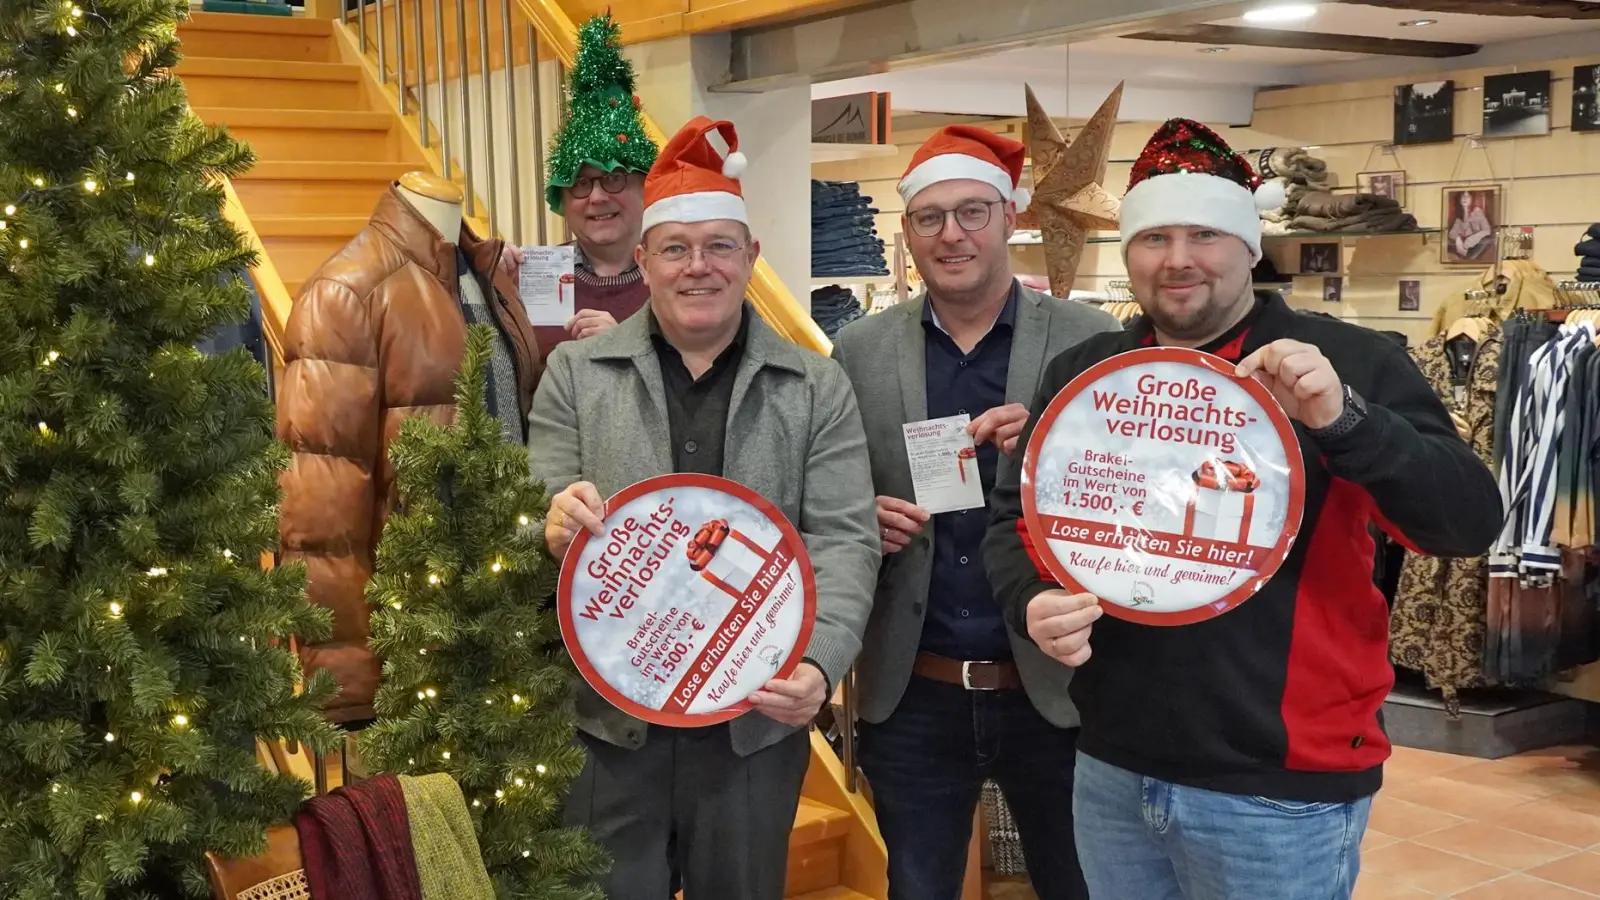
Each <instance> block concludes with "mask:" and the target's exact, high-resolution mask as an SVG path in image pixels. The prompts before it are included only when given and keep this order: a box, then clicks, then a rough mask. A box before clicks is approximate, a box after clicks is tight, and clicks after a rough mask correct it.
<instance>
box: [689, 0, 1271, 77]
mask: <svg viewBox="0 0 1600 900" xmlns="http://www.w3.org/2000/svg"><path fill="white" fill-rule="evenodd" d="M1249 6H1250V3H1249V0H1071V2H1068V0H984V3H983V9H982V15H974V14H973V6H972V3H971V0H897V2H893V3H889V4H887V5H883V6H872V7H867V8H863V9H859V10H848V11H846V12H844V13H842V14H840V15H837V16H833V17H831V18H828V19H824V20H822V21H817V22H807V23H804V24H801V25H794V26H786V25H780V26H777V27H770V28H752V29H740V30H738V31H735V32H733V34H732V45H733V46H732V50H733V52H732V59H731V60H730V65H729V74H730V76H731V77H730V78H729V80H728V81H727V82H725V83H723V84H719V85H717V86H715V87H714V88H713V90H720V91H749V92H759V91H767V90H773V89H776V88H782V87H790V86H794V85H800V84H815V83H817V82H824V81H837V80H840V79H845V78H857V77H860V76H863V75H876V74H880V73H883V72H889V71H893V70H896V69H903V68H908V67H913V66H924V65H930V64H933V63H944V62H954V61H958V60H962V59H970V58H972V57H976V56H988V55H991V54H994V53H996V52H998V51H1001V50H1009V49H1014V48H1017V47H1029V46H1039V45H1060V44H1063V43H1072V42H1077V41H1088V40H1094V39H1096V38H1102V37H1116V36H1118V35H1123V34H1127V33H1128V32H1130V31H1140V30H1149V29H1150V28H1151V27H1157V28H1165V27H1172V26H1177V25H1188V24H1194V23H1199V22H1205V21H1209V20H1215V19H1226V18H1230V17H1232V16H1236V15H1239V14H1241V13H1242V12H1244V11H1245V10H1246V9H1248V8H1249ZM1017 96H1018V97H1021V96H1022V94H1021V92H1020V91H1018V93H1017Z"/></svg>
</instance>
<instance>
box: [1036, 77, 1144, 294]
mask: <svg viewBox="0 0 1600 900" xmlns="http://www.w3.org/2000/svg"><path fill="white" fill-rule="evenodd" d="M1023 89H1024V90H1026V91H1027V93H1028V155H1029V156H1030V157H1032V159H1033V201H1032V204H1031V205H1030V207H1029V209H1028V212H1029V213H1031V214H1032V215H1033V216H1034V217H1035V218H1036V219H1037V221H1038V223H1039V230H1040V231H1041V232H1043V234H1044V258H1045V265H1046V267H1047V268H1048V269H1049V273H1050V293H1052V294H1054V295H1055V296H1057V297H1065V296H1067V294H1068V293H1069V292H1071V290H1072V280H1073V278H1074V277H1075V276H1076V275H1077V272H1078V264H1079V262H1081V261H1082V259H1083V247H1084V242H1085V241H1086V240H1087V238H1088V235H1089V232H1090V231H1094V230H1106V231H1115V230H1116V229H1117V228H1118V217H1119V215H1120V214H1121V211H1122V204H1121V202H1120V201H1118V200H1117V198H1116V197H1113V196H1112V195H1111V194H1109V193H1107V192H1106V189H1105V188H1104V187H1103V186H1102V182H1104V181H1105V177H1106V162H1107V161H1108V160H1109V159H1110V158H1111V132H1112V129H1114V128H1115V127H1116V124H1117V113H1118V112H1119V111H1120V110H1121V108H1122V83H1120V82H1119V83H1118V84H1117V86H1116V89H1114V90H1113V91H1112V92H1111V95H1110V96H1109V97H1107V98H1106V100H1105V102H1104V103H1102V104H1100V108H1099V109H1098V110H1096V111H1095V114H1094V115H1093V116H1090V117H1089V121H1088V123H1086V124H1085V125H1084V126H1083V129H1082V130H1081V131H1079V132H1078V135H1077V137H1075V138H1074V139H1073V140H1072V142H1071V143H1070V144H1069V143H1067V141H1066V140H1065V139H1064V138H1062V136H1061V131H1060V129H1058V128H1056V124H1055V122H1053V121H1051V119H1050V116H1049V114H1047V113H1046V112H1045V111H1044V107H1043V106H1041V105H1040V104H1039V98H1037V97H1035V96H1034V95H1033V88H1032V87H1029V86H1027V85H1024V86H1023Z"/></svg>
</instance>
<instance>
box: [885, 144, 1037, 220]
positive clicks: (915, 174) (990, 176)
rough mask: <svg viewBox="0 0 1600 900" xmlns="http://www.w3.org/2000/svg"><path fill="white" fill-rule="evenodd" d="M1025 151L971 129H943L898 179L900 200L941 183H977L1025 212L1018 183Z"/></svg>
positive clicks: (908, 199) (1024, 192)
mask: <svg viewBox="0 0 1600 900" xmlns="http://www.w3.org/2000/svg"><path fill="white" fill-rule="evenodd" d="M1027 155H1028V149H1027V148H1026V147H1024V146H1023V145H1022V144H1021V142H1019V141H1013V140H1012V139H1010V138H1008V137H1003V136H1001V135H998V134H995V133H994V132H992V131H990V130H988V129H987V128H979V127H977V126H975V125H947V126H945V127H944V128H941V129H939V130H938V131H936V132H934V133H933V136H932V137H930V138H928V139H927V140H926V141H924V142H923V143H922V146H921V147H918V148H917V152H916V153H915V154H914V155H913V156H912V157H911V165H910V166H909V167H908V168H907V169H906V174H905V175H904V176H903V177H902V178H901V179H900V185H899V188H900V199H901V200H903V201H905V203H906V205H907V206H910V204H911V198H912V197H915V196H916V195H917V194H919V193H921V192H922V191H923V190H925V189H926V188H929V187H932V186H933V185H935V184H938V183H939V182H941V181H961V180H970V181H981V182H983V183H984V184H988V185H993V186H994V189H995V190H997V191H999V192H1000V196H1001V198H1003V199H1006V200H1010V201H1012V202H1013V203H1015V204H1017V212H1022V211H1023V210H1025V209H1027V208H1028V201H1029V200H1030V199H1032V198H1031V196H1030V194H1029V191H1028V189H1027V188H1023V187H1018V186H1017V183H1018V182H1019V181H1021V180H1022V163H1023V161H1024V160H1025V159H1026V158H1027Z"/></svg>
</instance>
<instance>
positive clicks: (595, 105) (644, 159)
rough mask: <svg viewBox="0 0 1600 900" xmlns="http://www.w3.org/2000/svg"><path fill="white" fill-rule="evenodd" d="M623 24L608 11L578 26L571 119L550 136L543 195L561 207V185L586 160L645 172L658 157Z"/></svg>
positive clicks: (553, 206)
mask: <svg viewBox="0 0 1600 900" xmlns="http://www.w3.org/2000/svg"><path fill="white" fill-rule="evenodd" d="M621 32H622V26H620V25H618V24H617V23H616V22H615V21H614V20H613V19H612V18H611V14H610V13H604V14H601V15H597V16H595V17H593V18H591V19H590V20H589V21H587V22H585V23H583V27H582V28H580V29H578V53H577V58H576V59H575V60H574V61H573V64H572V73H571V74H570V76H569V77H568V80H567V121H565V122H563V123H562V125H561V130H560V131H557V132H556V135H555V137H554V138H552V139H551V142H550V165H549V172H548V175H547V177H546V179H545V199H546V200H548V201H549V203H550V208H551V209H552V210H555V211H556V212H558V213H559V212H561V198H562V194H561V189H562V188H565V187H570V186H571V185H572V183H573V182H574V181H576V180H578V172H579V170H581V169H582V168H583V167H584V166H585V165H590V166H594V167H595V168H597V169H599V170H600V171H602V172H615V171H617V170H619V169H621V170H623V171H627V172H639V173H641V174H642V173H645V172H649V171H650V166H651V164H653V163H654V162H655V161H656V151H657V148H656V145H655V143H654V142H653V141H651V140H650V138H649V136H648V135H646V134H645V130H644V123H643V122H642V121H641V120H640V118H639V115H640V113H639V108H640V103H639V95H638V94H635V93H634V92H633V87H634V75H633V64H632V63H630V62H628V59H627V57H625V56H623V55H622V38H621Z"/></svg>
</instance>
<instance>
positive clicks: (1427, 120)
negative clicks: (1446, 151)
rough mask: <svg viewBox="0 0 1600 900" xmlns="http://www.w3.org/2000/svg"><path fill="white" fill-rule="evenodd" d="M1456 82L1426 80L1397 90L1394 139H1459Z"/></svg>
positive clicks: (1434, 141) (1432, 141) (1425, 141)
mask: <svg viewBox="0 0 1600 900" xmlns="http://www.w3.org/2000/svg"><path fill="white" fill-rule="evenodd" d="M1455 134H1456V83H1455V82H1454V81H1423V82H1418V83H1417V84H1402V85H1398V86H1396V87H1395V89H1394V142H1395V143H1396V144H1439V143H1444V142H1447V141H1452V140H1455Z"/></svg>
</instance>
